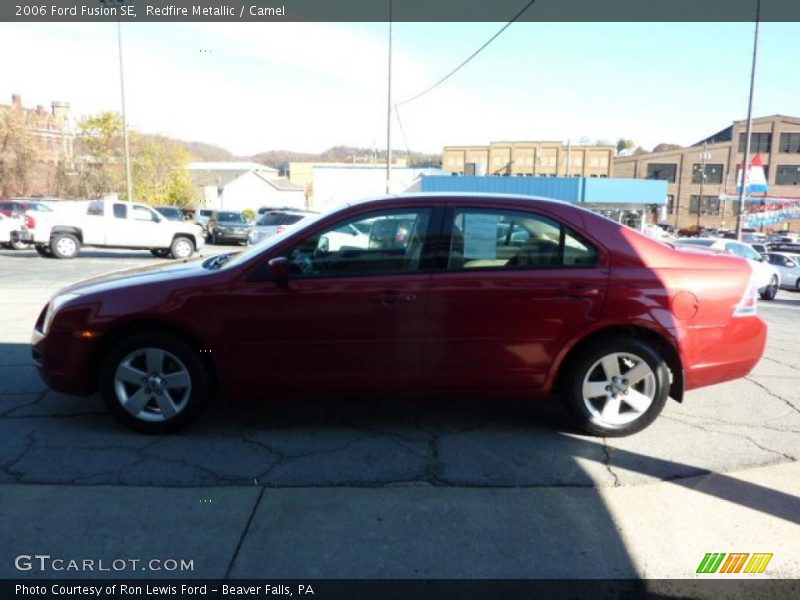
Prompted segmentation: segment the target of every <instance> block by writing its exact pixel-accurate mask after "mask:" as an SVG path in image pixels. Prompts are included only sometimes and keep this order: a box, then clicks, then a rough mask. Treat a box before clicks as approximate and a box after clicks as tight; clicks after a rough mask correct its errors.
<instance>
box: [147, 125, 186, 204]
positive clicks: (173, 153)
mask: <svg viewBox="0 0 800 600" xmlns="http://www.w3.org/2000/svg"><path fill="white" fill-rule="evenodd" d="M131 161H132V163H133V164H132V178H133V196H134V198H135V199H136V200H137V201H139V202H146V203H148V204H153V205H159V204H169V205H176V206H188V205H189V204H190V203H191V202H192V200H193V198H194V186H193V185H192V181H191V179H190V178H189V172H188V170H187V168H186V166H187V164H188V162H189V153H188V152H187V151H186V148H185V147H184V146H183V145H182V144H181V143H180V142H177V141H175V140H171V139H168V138H164V137H160V136H152V135H141V134H137V133H132V134H131Z"/></svg>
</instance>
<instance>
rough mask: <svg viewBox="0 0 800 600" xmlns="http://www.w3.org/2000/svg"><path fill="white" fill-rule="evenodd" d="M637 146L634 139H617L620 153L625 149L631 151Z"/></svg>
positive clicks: (618, 152)
mask: <svg viewBox="0 0 800 600" xmlns="http://www.w3.org/2000/svg"><path fill="white" fill-rule="evenodd" d="M635 147H636V144H634V143H633V140H626V139H624V138H619V139H618V140H617V154H620V153H622V152H625V151H631V150H633V149H634V148H635Z"/></svg>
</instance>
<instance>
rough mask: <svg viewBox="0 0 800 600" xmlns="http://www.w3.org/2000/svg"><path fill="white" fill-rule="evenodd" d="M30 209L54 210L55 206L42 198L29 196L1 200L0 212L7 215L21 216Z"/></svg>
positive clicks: (39, 210)
mask: <svg viewBox="0 0 800 600" xmlns="http://www.w3.org/2000/svg"><path fill="white" fill-rule="evenodd" d="M28 211H33V212H53V207H52V206H51V205H50V204H48V203H46V202H43V201H41V200H32V199H28V198H13V199H11V200H0V213H2V214H4V215H5V216H7V217H13V216H21V215H24V214H25V213H26V212H28Z"/></svg>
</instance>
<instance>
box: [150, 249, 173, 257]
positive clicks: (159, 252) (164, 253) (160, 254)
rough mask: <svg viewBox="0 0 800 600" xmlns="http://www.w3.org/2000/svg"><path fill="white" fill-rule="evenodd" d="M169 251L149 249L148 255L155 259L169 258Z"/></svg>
mask: <svg viewBox="0 0 800 600" xmlns="http://www.w3.org/2000/svg"><path fill="white" fill-rule="evenodd" d="M169 253H170V251H169V250H165V249H164V248H150V254H152V255H153V256H155V257H156V258H167V257H168V256H169Z"/></svg>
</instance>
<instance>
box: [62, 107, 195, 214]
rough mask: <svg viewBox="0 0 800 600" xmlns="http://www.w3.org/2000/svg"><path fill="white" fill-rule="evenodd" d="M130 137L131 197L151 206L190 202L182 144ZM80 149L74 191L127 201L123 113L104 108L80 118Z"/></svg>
mask: <svg viewBox="0 0 800 600" xmlns="http://www.w3.org/2000/svg"><path fill="white" fill-rule="evenodd" d="M128 136H129V139H130V149H131V179H132V180H133V181H132V183H133V199H135V200H137V201H139V202H146V203H149V204H171V205H177V206H187V205H188V204H190V203H191V201H192V199H193V198H194V186H193V185H192V181H191V179H190V177H189V172H188V170H187V168H186V167H187V164H188V162H189V153H188V151H187V150H186V147H185V146H184V145H183V144H182V143H181V142H178V141H176V140H172V139H169V138H165V137H162V136H154V135H144V134H140V133H137V132H136V131H131V130H129V131H128ZM80 149H81V156H80V158H79V159H78V161H77V171H78V177H77V180H78V186H77V187H78V190H77V191H78V194H77V195H79V196H82V197H84V198H98V197H101V196H103V195H105V194H109V193H117V194H119V195H120V197H123V198H126V199H127V193H126V192H125V190H126V188H127V184H126V173H125V158H124V141H123V122H122V117H121V116H120V115H119V114H117V113H113V112H104V113H101V114H99V115H93V116H90V117H87V118H86V119H84V120H83V121H81V123H80Z"/></svg>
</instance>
